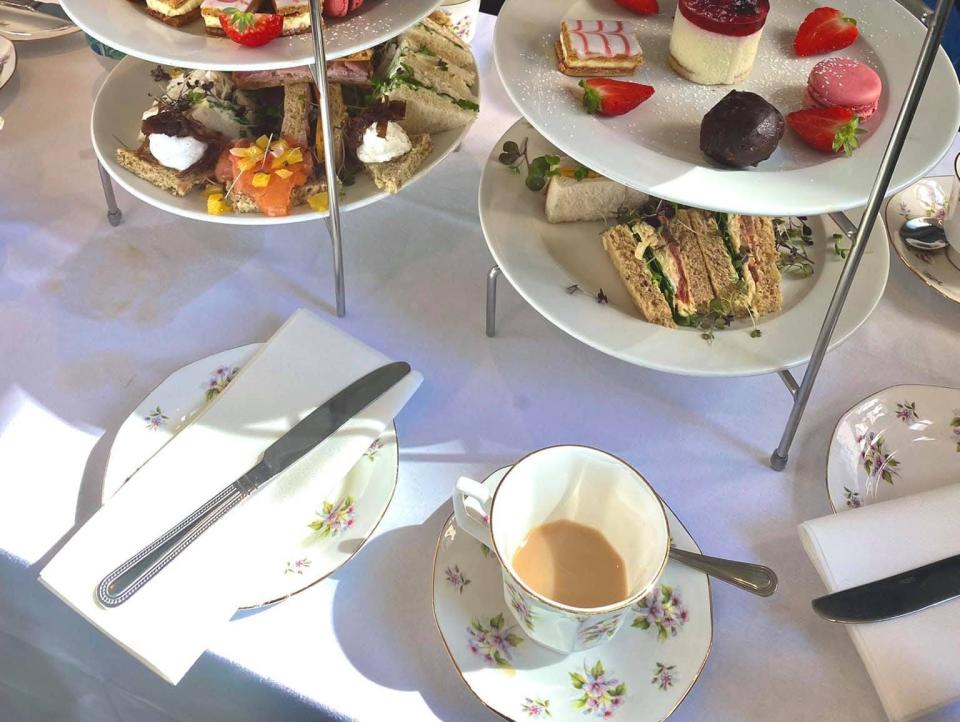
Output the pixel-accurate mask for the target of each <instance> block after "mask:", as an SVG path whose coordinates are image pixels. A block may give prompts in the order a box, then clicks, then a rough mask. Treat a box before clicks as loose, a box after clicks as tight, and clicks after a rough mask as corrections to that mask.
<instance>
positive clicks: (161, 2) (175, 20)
mask: <svg viewBox="0 0 960 722" xmlns="http://www.w3.org/2000/svg"><path fill="white" fill-rule="evenodd" d="M200 2H201V0H147V14H148V15H151V16H153V17H155V18H156V19H157V20H161V21H163V22H165V23H166V24H167V25H173V26H174V27H180V26H181V25H186V24H187V23H192V22H193V21H194V20H196V19H197V18H199V17H200Z"/></svg>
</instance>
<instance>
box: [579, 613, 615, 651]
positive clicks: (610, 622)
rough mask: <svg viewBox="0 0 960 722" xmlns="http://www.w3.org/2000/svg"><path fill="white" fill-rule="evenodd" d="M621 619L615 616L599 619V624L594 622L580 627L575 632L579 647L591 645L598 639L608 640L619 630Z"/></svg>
mask: <svg viewBox="0 0 960 722" xmlns="http://www.w3.org/2000/svg"><path fill="white" fill-rule="evenodd" d="M621 619H623V617H622V615H620V614H617V615H616V616H613V617H609V618H607V619H601V620H600V621H599V622H594V623H593V624H590V625H587V626H586V627H581V628H580V629H578V630H577V642H578V643H579V644H580V645H581V646H586V645H590V644H593V643H594V642H596V641H597V640H599V639H610V638H611V637H613V635H614V634H616V633H617V630H618V629H619V628H620V620H621Z"/></svg>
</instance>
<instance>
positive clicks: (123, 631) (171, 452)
mask: <svg viewBox="0 0 960 722" xmlns="http://www.w3.org/2000/svg"><path fill="white" fill-rule="evenodd" d="M388 362H389V359H387V358H386V357H385V356H383V355H382V354H380V353H378V352H377V351H374V350H373V349H371V348H369V347H368V346H366V345H364V344H362V343H361V342H359V341H357V340H356V339H354V338H352V337H350V336H348V335H347V334H345V333H344V332H342V331H340V330H338V329H337V328H336V327H334V326H332V325H330V324H328V323H326V322H325V321H322V320H320V319H319V318H317V317H316V316H314V315H313V314H311V313H309V312H308V311H304V310H300V311H298V312H296V313H295V314H294V315H293V316H292V317H291V318H290V319H289V320H288V321H287V322H286V323H285V324H284V325H283V326H282V327H281V328H280V330H278V331H277V332H276V334H274V336H273V337H272V338H271V339H270V341H269V342H267V343H266V344H264V345H263V347H262V348H261V349H260V350H259V351H258V352H257V353H256V354H255V355H254V357H253V358H252V359H251V360H250V361H249V362H248V363H247V364H246V365H245V366H244V367H243V368H242V369H241V371H240V373H238V374H237V376H236V378H234V380H233V381H232V382H231V383H230V385H229V386H228V387H227V388H226V389H225V390H224V391H223V392H222V393H221V394H220V397H219V398H218V399H217V400H216V401H215V402H214V403H212V404H211V405H210V406H209V407H208V408H207V409H206V410H205V411H204V412H203V414H202V415H201V416H200V417H199V418H197V419H196V420H195V421H194V422H193V423H192V424H191V425H190V426H188V427H187V428H186V429H184V430H183V431H181V432H180V433H179V434H177V436H176V437H174V438H173V439H172V440H171V441H170V442H168V443H167V445H166V446H164V447H163V448H162V449H161V450H160V451H159V452H157V453H156V455H154V457H153V458H152V459H151V460H150V461H149V462H148V463H147V464H146V465H144V467H143V468H141V469H140V470H139V471H138V472H137V473H136V474H135V475H134V477H133V478H132V479H131V480H130V481H129V482H128V483H127V484H125V485H124V486H123V487H122V488H121V489H120V491H118V492H117V493H116V494H115V495H114V497H113V498H112V499H111V500H110V501H109V503H107V504H106V505H105V506H104V507H103V508H101V509H100V510H99V511H98V512H97V513H96V514H94V516H93V517H92V518H91V519H90V520H89V521H88V522H87V523H86V524H85V525H84V526H83V527H82V528H81V529H80V530H78V531H77V533H76V534H75V535H74V537H73V538H72V539H71V540H70V541H69V542H68V543H67V544H66V545H65V546H64V547H63V549H61V550H60V552H59V553H58V554H57V555H56V556H55V557H54V558H53V559H52V560H51V561H50V563H49V564H47V566H46V567H45V568H44V569H43V571H42V572H41V574H40V581H41V582H42V583H43V584H45V585H46V586H47V587H48V588H49V589H50V590H51V591H53V592H54V593H55V594H57V595H58V596H59V597H60V598H61V599H62V600H63V601H64V602H66V603H67V604H69V605H70V606H71V607H73V608H74V609H75V610H76V611H77V612H79V613H80V614H81V615H83V616H84V617H86V618H87V619H88V620H89V621H90V622H92V623H93V624H95V625H96V626H97V627H99V628H100V629H101V630H102V631H103V632H104V633H105V634H106V635H107V636H109V637H110V638H111V639H113V640H114V641H116V642H117V643H118V644H119V645H120V646H122V647H123V648H124V649H126V650H127V651H128V652H130V653H131V654H132V655H134V656H135V657H137V658H138V659H139V660H140V661H141V662H143V663H144V664H146V665H147V666H148V667H150V668H151V669H153V670H154V671H155V672H156V673H157V674H159V675H160V676H161V677H163V678H164V679H166V680H167V681H168V682H170V683H172V684H176V683H177V682H179V681H180V679H181V678H182V677H183V675H184V674H185V673H186V672H187V670H188V669H189V668H190V667H191V666H192V665H193V663H194V662H195V661H196V660H197V658H198V657H200V655H201V654H202V653H203V652H204V650H205V649H207V648H208V646H210V645H211V644H212V643H213V641H214V639H215V637H216V635H218V634H219V633H220V632H221V631H222V630H223V629H224V628H225V626H226V624H225V623H226V622H227V621H228V620H229V619H230V617H231V616H232V615H233V614H234V612H235V611H236V609H237V606H238V600H240V599H243V598H245V597H244V591H245V586H246V584H248V578H249V577H250V576H251V574H250V569H251V566H255V562H256V560H257V559H258V558H259V557H260V556H261V554H262V552H261V549H262V548H264V547H267V546H269V538H268V537H269V524H264V523H261V522H262V520H263V518H264V516H265V515H268V514H269V511H270V506H271V504H274V503H284V502H285V501H286V500H289V499H290V498H291V497H295V496H297V495H304V494H307V493H309V495H310V499H311V500H312V503H316V500H317V499H318V498H320V499H322V498H323V496H324V494H325V492H326V491H327V490H329V488H331V487H333V486H334V485H336V484H337V483H338V482H339V481H340V479H341V478H342V477H343V476H344V475H345V474H346V473H347V472H348V471H349V470H350V468H351V467H352V466H353V464H354V463H355V462H356V461H357V460H358V459H359V458H360V457H361V456H362V454H363V452H364V451H366V450H367V448H368V447H369V446H370V444H371V443H372V442H373V441H374V440H375V439H377V438H378V437H379V436H380V435H381V434H382V433H383V431H384V430H385V429H386V427H387V426H388V425H389V424H390V422H391V421H392V420H393V418H394V416H396V414H397V413H398V412H399V411H400V409H401V408H403V406H404V404H406V402H407V401H408V400H409V398H410V397H411V396H412V395H413V393H414V391H416V389H417V387H419V385H420V383H421V382H422V380H423V377H422V376H421V375H420V374H419V373H417V372H415V371H414V372H411V373H410V374H408V375H407V377H406V378H404V379H403V380H402V381H400V383H398V384H397V385H396V386H394V387H393V388H392V389H390V390H389V391H388V392H387V393H385V394H384V395H383V396H381V397H380V398H379V399H377V400H376V401H374V402H373V403H371V404H370V405H369V406H368V407H367V408H366V409H364V410H363V412H361V413H360V414H358V415H357V416H356V417H355V418H353V419H352V420H351V421H349V422H347V423H346V424H345V425H344V426H343V427H342V428H341V429H340V430H339V431H337V433H336V434H334V435H332V436H331V437H329V438H328V439H326V440H325V441H324V442H323V443H322V444H320V445H319V446H318V447H317V448H316V449H314V450H313V451H311V452H310V453H309V454H307V455H306V456H304V457H303V458H302V459H300V460H299V461H298V462H297V463H296V464H294V465H293V466H291V467H290V469H288V470H287V471H286V472H284V473H283V474H281V475H280V476H279V477H278V478H276V479H275V480H273V481H272V482H270V483H269V484H268V485H266V486H265V487H263V488H262V489H261V491H259V492H257V493H256V494H255V495H253V496H252V497H251V498H249V499H247V500H246V501H244V502H242V503H241V504H240V505H239V506H237V507H236V508H235V509H234V510H232V511H231V512H229V513H228V514H227V515H226V516H224V517H223V518H221V519H220V520H219V521H217V522H216V523H215V524H214V525H213V526H212V527H211V528H210V529H209V530H207V531H206V532H205V533H204V534H203V535H201V536H200V538H199V539H197V540H196V541H195V542H194V543H193V544H191V545H190V546H189V547H188V548H187V549H186V550H185V551H184V552H183V553H181V554H180V556H178V557H177V558H176V559H175V560H174V561H173V562H171V563H170V564H169V565H168V566H167V567H166V568H165V569H163V571H161V572H160V573H159V574H158V575H157V576H156V577H154V578H153V579H152V580H151V581H150V582H149V583H147V584H146V585H145V586H144V587H143V588H142V589H140V590H139V591H138V592H137V593H136V594H135V595H134V596H133V597H131V598H130V599H129V600H128V601H126V602H125V603H124V604H123V605H121V606H119V607H115V608H112V609H106V608H104V607H102V606H101V605H100V604H99V603H98V602H97V600H96V596H95V589H96V586H97V584H98V583H99V581H100V580H101V579H102V578H103V577H104V576H105V575H106V574H107V573H109V572H110V571H111V570H112V569H114V568H116V567H117V566H118V565H119V564H120V563H122V562H123V561H125V560H126V559H128V558H129V557H130V556H131V555H133V554H134V553H135V552H136V551H138V550H139V549H141V548H142V547H144V546H145V545H146V544H148V543H150V542H151V541H153V540H154V539H155V538H156V537H158V536H159V535H160V534H162V533H163V532H164V531H166V530H167V529H169V528H170V527H171V526H173V524H175V523H176V522H178V521H180V520H181V519H183V518H184V517H185V516H186V515H187V514H188V513H190V512H191V511H192V510H194V509H195V508H197V507H198V506H200V505H201V504H202V503H204V502H205V501H206V500H207V499H208V498H210V497H211V496H213V495H214V494H215V493H216V492H218V491H219V490H220V489H222V488H223V487H224V486H226V485H227V484H229V483H230V482H232V481H233V480H234V479H236V478H237V477H239V476H240V475H241V474H243V472H245V471H246V470H247V469H249V468H250V467H251V466H253V465H254V464H255V463H256V462H257V461H258V460H259V457H260V455H261V453H262V452H263V450H264V449H265V448H266V447H267V446H269V445H270V444H271V443H273V442H274V441H275V440H276V439H278V438H279V437H280V436H282V435H283V434H284V433H285V432H286V431H287V430H288V429H290V428H291V427H292V426H293V425H294V424H296V423H297V422H298V421H299V420H300V419H302V418H303V417H304V416H306V415H307V414H308V413H310V412H311V411H313V409H314V408H316V407H317V406H318V405H319V404H321V403H323V402H324V401H326V400H327V399H328V398H330V397H331V396H333V395H334V394H336V393H337V392H338V391H340V390H341V389H343V388H344V387H345V386H347V385H348V384H350V383H351V382H353V381H355V380H356V379H358V378H360V377H361V376H363V375H364V374H366V373H368V372H370V371H372V370H374V369H375V368H377V367H379V366H381V365H383V364H385V363H388ZM201 391H202V390H199V389H198V392H201ZM246 598H248V597H246Z"/></svg>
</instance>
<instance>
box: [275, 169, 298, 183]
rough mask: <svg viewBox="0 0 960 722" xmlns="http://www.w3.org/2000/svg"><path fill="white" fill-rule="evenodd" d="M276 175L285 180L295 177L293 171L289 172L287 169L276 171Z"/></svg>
mask: <svg viewBox="0 0 960 722" xmlns="http://www.w3.org/2000/svg"><path fill="white" fill-rule="evenodd" d="M274 173H276V174H277V177H278V178H283V179H284V180H286V179H287V178H289V177H290V176H292V175H293V171H290V170H287V169H286V168H279V169H277V170H275V171H274Z"/></svg>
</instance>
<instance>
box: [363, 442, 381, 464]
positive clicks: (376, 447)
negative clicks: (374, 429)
mask: <svg viewBox="0 0 960 722" xmlns="http://www.w3.org/2000/svg"><path fill="white" fill-rule="evenodd" d="M382 448H383V441H381V440H380V439H376V440H375V441H374V442H373V443H372V444H370V448H368V449H367V450H366V451H364V452H363V456H364V457H365V458H367V459H369V460H370V461H373V460H374V459H376V458H377V454H379V453H380V449H382Z"/></svg>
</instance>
